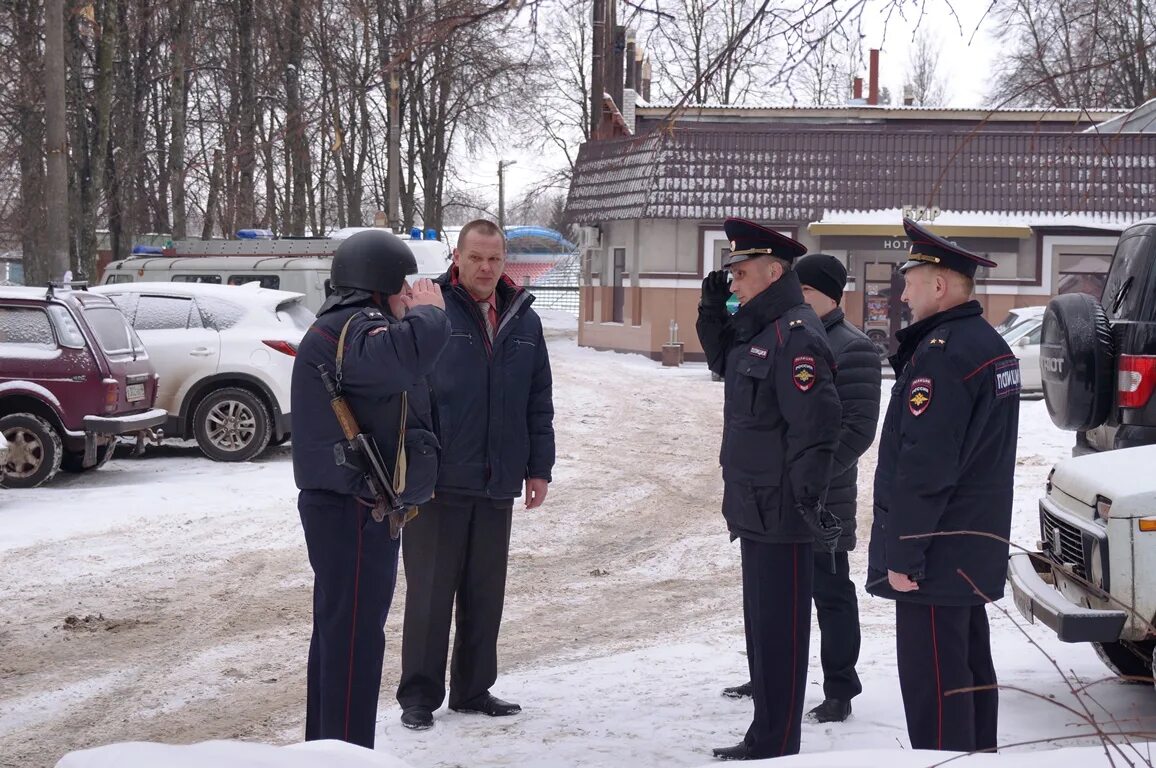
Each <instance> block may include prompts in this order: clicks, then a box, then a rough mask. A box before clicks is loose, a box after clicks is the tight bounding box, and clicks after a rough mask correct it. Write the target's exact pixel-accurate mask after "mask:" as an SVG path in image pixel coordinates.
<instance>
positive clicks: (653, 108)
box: [636, 102, 1129, 122]
mask: <svg viewBox="0 0 1156 768" xmlns="http://www.w3.org/2000/svg"><path fill="white" fill-rule="evenodd" d="M677 106H678V105H676V104H674V103H669V102H666V103H663V102H639V104H638V106H637V107H636V109H637V111H638V112H639V113H643V112H645V113H646V114H647V115H648V116H652V117H653V116H654V113H656V112H663V113H665V112H670V111H671V110H673V109H675V108H677ZM681 109H682V111H684V112H708V113H712V114H715V115H725V114H726V113H728V112H792V113H798V114H805V113H815V114H826V113H831V112H836V113H843V112H857V113H862V114H864V115H887V114H888V113H891V112H894V113H896V114H897V115H904V114H918V115H920V116H922V117H927V116H931V115H943V116H948V117H951V118H955V117H956V116H959V117H969V118H971V119H974V120H982V119H984V118H988V119H991V120H1000V119H1011V120H1024V119H1038V118H1041V117H1042V118H1043V119H1047V118H1048V116H1049V115H1055V116H1056V118H1055V119H1058V120H1061V121H1063V122H1071V120H1072V116H1073V115H1084V114H1088V115H1091V117H1090V118H1086V119H1090V120H1103V119H1108V118H1111V117H1115V116H1117V115H1123V114H1127V112H1128V111H1129V110H1126V109H1107V108H1102V109H1101V108H1089V109H1084V108H1082V107H1071V108H1059V107H1054V108H1053V107H1002V108H998V109H996V108H991V107H928V106H915V105H911V106H905V105H903V104H826V105H817V106H799V105H797V104H751V103H748V104H742V105H733V104H686V105H684V106H683V107H682V108H681Z"/></svg>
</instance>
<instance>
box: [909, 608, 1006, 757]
mask: <svg viewBox="0 0 1156 768" xmlns="http://www.w3.org/2000/svg"><path fill="white" fill-rule="evenodd" d="M895 643H896V656H897V658H898V661H899V687H900V690H901V691H902V693H903V710H904V712H906V714H907V735H908V737H909V738H910V739H911V747H912V748H913V749H940V750H950V751H955V752H976V751H982V750H992V751H994V750H995V748H996V721H997V719H998V715H999V694H998V692H997V691H996V689H995V688H994V686H995V683H996V678H995V667H994V665H993V664H992V661H991V637H990V631H989V629H988V623H987V610H986V606H983V605H973V606H948V605H924V604H921V603H910V602H903V601H899V602H896V603H895ZM974 686H993V687H992V688H991V689H989V690H984V691H976V692H974V693H950V692H951V691H953V690H958V689H961V688H971V687H974ZM949 693H950V695H948V694H949Z"/></svg>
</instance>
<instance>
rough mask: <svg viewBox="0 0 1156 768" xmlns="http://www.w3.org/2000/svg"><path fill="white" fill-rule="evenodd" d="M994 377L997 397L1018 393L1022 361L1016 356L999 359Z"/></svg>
mask: <svg viewBox="0 0 1156 768" xmlns="http://www.w3.org/2000/svg"><path fill="white" fill-rule="evenodd" d="M994 379H995V396H996V397H1008V396H1009V395H1015V394H1018V393H1019V391H1020V361H1019V360H1017V359H1016V358H1014V357H1013V358H1010V359H1008V360H999V361H997V362H996V364H995V376H994Z"/></svg>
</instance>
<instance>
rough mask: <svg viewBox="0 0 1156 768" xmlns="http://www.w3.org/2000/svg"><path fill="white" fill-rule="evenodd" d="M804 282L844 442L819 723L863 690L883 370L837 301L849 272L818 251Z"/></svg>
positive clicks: (824, 572) (818, 602) (737, 694)
mask: <svg viewBox="0 0 1156 768" xmlns="http://www.w3.org/2000/svg"><path fill="white" fill-rule="evenodd" d="M795 274H796V275H798V276H799V282H800V283H802V285H803V299H804V300H805V301H806V302H807V303H808V304H809V305H811V308H812V309H813V310H815V314H817V315H818V316H819V319H820V320H822V322H823V327H824V328H825V329H826V330H827V343H828V344H829V345H830V347H831V354H833V355H834V356H835V369H836V373H835V389H836V391H837V392H838V393H839V401H840V402H841V403H842V406H843V418H842V421H841V423H840V425H839V443H838V444H837V445H836V446H835V458H834V460H833V462H832V465H831V484H830V485H829V486H828V489H827V509H829V510H830V511H831V512H833V513H834V514H835V515H836V516H837V517H838V518H839V522H840V524H841V525H842V526H843V535H842V536H840V538H839V543H838V546H837V548H836V554H835V567H834V569H832V567H831V560H830V559H828V558H827V557H816V558H815V583H814V599H815V609H816V613H818V615H819V631H820V633H821V648H820V653H819V656H820V659H821V660H822V663H823V703H821V704H819V706H817V707H815V708H814V709H812V710H811V711H810V712H809V713H808V715H809V716H810V717H811V718H812V719H814V720H815V721H817V722H820V723H831V722H842V721H844V720H846V719H847V717H848V716H849V715H850V714H851V699H852V698H854V697H855V696H858V695H859V694H860V693H862V692H863V686H862V685H861V684H860V682H859V675H858V673H857V672H856V671H855V664H856V662H857V661H858V660H859V644H860V631H859V603H858V600H857V598H856V596H855V584H854V582H852V581H851V567H850V563H849V562H848V556H847V553H848V552H850V551H851V550H853V549H854V548H855V514H856V511H857V504H856V500H857V497H858V494H859V488H858V485H857V482H858V477H859V457H860V456H862V455H863V454H864V453H865V452H866V450H867V449H868V448H870V447H871V443H872V442H873V441H874V440H875V428H876V426H877V425H878V423H879V396H880V381H881V378H882V370H881V367H880V364H879V353H878V352H876V350H875V346H874V345H873V344H872V343H871V341H870V339H868V338H867V336H866V334H864V333H863V332H862V331H860V330H859V329H858V328H856V327H855V326H853V325H851V323H849V322H847V319H846V318H845V317H844V316H843V309H842V307H840V306H839V304H840V302H841V301H842V300H843V288H844V287H845V286H846V284H847V269H846V267H844V266H843V265H842V263H840V261H839V260H838V259H836V258H835V257H834V256H830V255H828V254H825V253H814V254H810V255H808V256H804V257H803V258H801V259H799V260H798V261H797V262H796V263H795ZM750 690H751V684H750V683H746V684H744V685H738V686H735V687H733V688H727V689H725V690H724V691H723V694H724V695H725V696H729V697H731V698H741V697H743V696H750V695H751V693H750Z"/></svg>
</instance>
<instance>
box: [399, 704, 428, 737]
mask: <svg viewBox="0 0 1156 768" xmlns="http://www.w3.org/2000/svg"><path fill="white" fill-rule="evenodd" d="M401 724H402V725H404V726H405V727H406V728H409V729H411V730H414V731H424V730H425V729H426V728H433V712H430V711H429V710H428V709H426V708H425V707H406V708H405V709H403V710H402V711H401Z"/></svg>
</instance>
